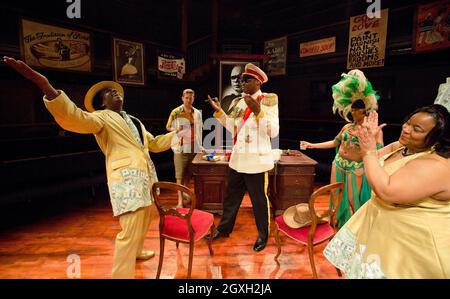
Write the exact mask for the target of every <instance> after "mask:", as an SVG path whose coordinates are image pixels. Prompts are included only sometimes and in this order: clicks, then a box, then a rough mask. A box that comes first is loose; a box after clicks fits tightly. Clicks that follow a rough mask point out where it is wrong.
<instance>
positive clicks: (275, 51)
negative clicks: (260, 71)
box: [264, 36, 287, 76]
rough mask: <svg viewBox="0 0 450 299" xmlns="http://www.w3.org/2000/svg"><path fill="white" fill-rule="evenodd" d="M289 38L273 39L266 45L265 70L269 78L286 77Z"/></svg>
mask: <svg viewBox="0 0 450 299" xmlns="http://www.w3.org/2000/svg"><path fill="white" fill-rule="evenodd" d="M286 53H287V37H286V36H285V37H281V38H277V39H272V40H269V41H266V42H265V43H264V54H266V55H270V58H269V59H265V60H264V69H265V71H266V73H267V75H268V76H280V75H286Z"/></svg>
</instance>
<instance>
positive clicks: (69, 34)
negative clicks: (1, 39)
mask: <svg viewBox="0 0 450 299" xmlns="http://www.w3.org/2000/svg"><path fill="white" fill-rule="evenodd" d="M21 33H22V34H21V50H22V57H23V59H24V61H25V62H26V63H27V64H28V65H30V66H36V67H43V68H51V69H60V70H67V71H80V72H90V71H91V68H92V61H91V44H90V35H89V33H85V32H81V31H77V30H71V29H67V28H62V27H56V26H51V25H47V24H42V23H37V22H33V21H29V20H26V19H22V32H21Z"/></svg>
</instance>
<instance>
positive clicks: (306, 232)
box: [274, 183, 344, 278]
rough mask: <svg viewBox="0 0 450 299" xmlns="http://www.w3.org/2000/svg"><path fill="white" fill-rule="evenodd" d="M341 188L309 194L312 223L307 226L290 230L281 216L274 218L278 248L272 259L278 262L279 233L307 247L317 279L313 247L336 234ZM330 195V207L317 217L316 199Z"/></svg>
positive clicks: (321, 189) (339, 184) (329, 187)
mask: <svg viewBox="0 0 450 299" xmlns="http://www.w3.org/2000/svg"><path fill="white" fill-rule="evenodd" d="M343 186H344V184H343V183H334V184H329V185H326V186H324V187H322V188H320V189H318V190H316V191H315V192H314V193H313V194H311V197H310V199H309V203H308V205H309V213H310V215H311V222H312V223H311V225H309V226H304V227H300V228H291V227H289V226H287V225H286V223H285V221H284V218H283V215H280V216H278V217H276V218H275V223H276V227H277V230H276V234H275V238H276V242H277V247H278V252H277V255H276V256H275V258H274V259H275V261H277V262H278V256H279V255H280V254H281V241H280V232H282V233H284V234H285V235H287V236H288V237H289V238H291V239H293V240H295V241H297V242H299V243H301V244H303V245H306V246H307V247H308V254H309V261H310V263H311V268H312V272H313V276H314V278H317V271H316V266H315V263H314V246H316V245H317V244H320V243H323V242H325V241H328V240H330V239H331V238H332V237H333V236H334V235H335V234H336V232H337V227H336V224H337V220H336V217H335V216H336V210H337V207H339V204H340V202H341V199H342V192H343ZM330 193H333V196H331V197H330V198H332V200H331V201H332V205H331V206H332V207H331V208H329V209H328V210H326V211H325V212H324V213H322V214H320V215H318V214H317V212H316V208H315V207H314V204H315V201H316V198H317V197H319V196H324V195H326V194H330ZM323 221H326V222H323ZM336 270H337V272H338V275H339V276H341V271H340V270H339V269H337V268H336Z"/></svg>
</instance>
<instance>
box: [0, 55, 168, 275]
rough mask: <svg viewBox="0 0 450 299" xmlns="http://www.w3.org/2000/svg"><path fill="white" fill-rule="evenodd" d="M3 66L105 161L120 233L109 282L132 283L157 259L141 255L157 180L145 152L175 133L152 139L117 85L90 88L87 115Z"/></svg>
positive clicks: (27, 72)
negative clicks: (139, 267) (87, 138)
mask: <svg viewBox="0 0 450 299" xmlns="http://www.w3.org/2000/svg"><path fill="white" fill-rule="evenodd" d="M3 60H4V62H5V63H6V64H7V65H9V66H10V67H12V68H13V69H15V70H16V71H17V72H18V73H19V74H21V75H22V76H23V77H25V78H26V79H28V80H30V81H31V82H33V83H34V84H35V85H36V86H37V87H39V88H40V89H41V90H42V91H43V92H44V94H45V96H44V104H45V106H46V108H47V109H48V111H49V112H50V113H51V114H52V115H53V117H54V118H55V120H56V122H57V123H58V124H59V125H60V126H61V127H62V128H63V129H65V130H68V131H72V132H76V133H82V134H88V133H92V134H94V135H95V138H96V140H97V143H98V145H99V146H100V149H101V150H102V152H103V153H104V154H105V158H106V175H107V178H108V187H109V194H110V197H111V205H112V208H113V213H114V216H118V217H119V222H120V226H121V228H122V231H121V232H120V233H119V234H117V236H116V242H115V249H114V260H113V269H112V277H113V278H134V276H135V265H136V259H143V260H147V259H150V258H152V257H153V256H154V255H155V253H154V252H153V251H145V250H143V246H144V240H145V235H146V233H147V231H148V227H149V225H150V220H151V214H150V206H151V204H152V201H153V199H152V196H151V192H150V188H151V186H152V185H153V183H154V182H156V181H157V180H158V178H157V176H156V171H155V166H154V165H153V162H152V160H151V159H150V155H149V151H150V152H161V151H165V150H168V149H169V148H170V145H171V141H172V137H173V136H174V135H175V134H176V132H171V133H168V134H166V135H159V136H157V137H153V136H152V135H151V134H150V133H149V132H147V131H146V129H145V127H144V125H143V124H142V123H141V122H140V121H139V120H138V119H137V118H135V117H133V116H130V115H128V114H127V113H126V112H125V111H123V110H122V106H123V97H124V92H123V88H122V86H121V85H120V84H118V83H116V82H112V81H103V82H100V83H97V84H95V85H94V86H92V87H91V88H90V89H89V91H88V92H87V94H86V96H85V101H84V104H85V106H86V109H87V110H88V111H89V112H86V111H84V110H82V109H80V108H78V107H77V106H76V105H75V104H74V103H73V102H72V101H71V100H70V99H69V97H68V96H67V95H66V94H65V93H64V91H62V90H56V89H55V88H53V86H52V85H51V84H50V83H49V81H48V80H47V78H46V77H45V76H43V75H42V74H40V73H38V72H36V71H35V70H33V69H31V68H30V67H29V66H28V65H27V64H25V63H24V62H22V61H20V60H15V59H13V58H10V57H3ZM99 109H101V110H99Z"/></svg>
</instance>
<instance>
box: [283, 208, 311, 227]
mask: <svg viewBox="0 0 450 299" xmlns="http://www.w3.org/2000/svg"><path fill="white" fill-rule="evenodd" d="M283 219H284V222H285V223H286V225H287V226H289V227H290V228H300V227H304V226H308V225H311V222H312V220H311V214H310V213H309V207H308V204H307V203H299V204H298V205H295V206H292V207H289V208H287V210H286V211H284V213H283Z"/></svg>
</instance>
